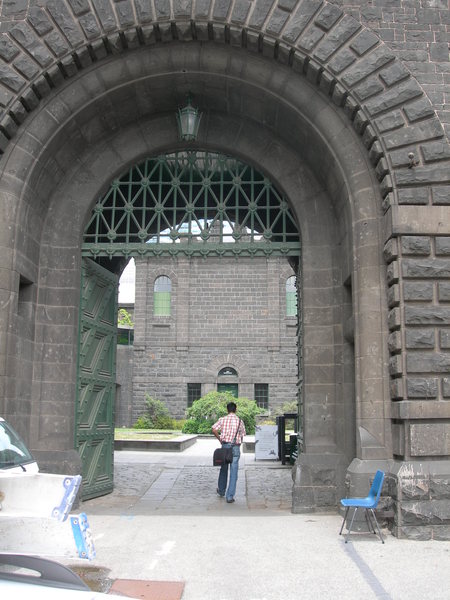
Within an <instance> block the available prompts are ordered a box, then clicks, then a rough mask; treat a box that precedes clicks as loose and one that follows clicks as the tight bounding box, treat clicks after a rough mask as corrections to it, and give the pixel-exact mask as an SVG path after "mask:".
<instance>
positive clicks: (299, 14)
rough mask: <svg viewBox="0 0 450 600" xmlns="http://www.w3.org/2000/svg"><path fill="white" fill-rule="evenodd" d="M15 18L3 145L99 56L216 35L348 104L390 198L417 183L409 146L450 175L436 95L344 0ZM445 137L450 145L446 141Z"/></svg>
mask: <svg viewBox="0 0 450 600" xmlns="http://www.w3.org/2000/svg"><path fill="white" fill-rule="evenodd" d="M19 4H20V6H19ZM15 10H16V13H17V14H16V13H15V12H14V11H15ZM8 16H9V18H10V19H12V20H11V21H6V22H4V23H3V24H2V25H3V32H4V33H2V38H1V40H0V63H3V64H0V92H1V93H0V106H1V108H2V109H3V112H2V115H1V117H0V152H4V151H5V150H6V148H7V146H8V143H9V141H10V140H11V139H12V138H13V137H14V136H15V135H16V132H17V130H18V128H19V127H20V125H21V124H22V123H23V122H24V121H25V120H26V117H27V114H29V113H30V112H32V111H34V110H36V109H37V108H38V106H39V104H40V101H41V100H42V99H44V98H45V97H46V96H48V95H49V94H51V93H52V91H53V90H54V89H55V88H58V86H60V85H61V84H62V83H63V82H64V81H65V80H67V79H70V78H71V77H73V76H75V75H76V74H78V73H79V72H80V71H83V70H84V69H87V68H89V66H91V65H92V64H93V63H96V62H98V61H101V60H103V59H105V58H107V57H108V56H111V55H116V54H121V53H123V52H129V51H133V49H136V48H139V47H142V46H152V45H155V44H167V43H170V42H173V41H177V42H192V43H205V42H212V43H223V44H228V45H230V46H233V47H240V48H242V49H243V50H246V51H249V52H257V53H260V54H262V55H263V56H265V57H267V58H268V59H271V60H275V61H278V62H280V63H282V64H284V65H288V66H290V67H291V68H292V70H293V72H295V73H297V74H300V75H301V76H303V77H306V78H307V79H308V81H310V82H312V83H313V84H315V85H317V86H318V88H319V89H320V90H321V91H322V92H323V93H324V94H326V95H327V96H329V97H330V99H331V101H332V102H333V103H335V104H336V105H338V106H340V107H342V109H343V110H344V111H345V112H346V114H347V116H348V117H349V118H350V120H351V121H352V122H353V126H354V128H355V130H356V131H357V132H358V133H359V134H360V135H361V136H363V141H364V144H365V145H366V147H367V149H368V151H369V156H370V160H371V162H372V164H373V165H374V166H375V167H378V165H379V162H380V160H381V159H382V158H384V161H383V163H382V166H381V167H378V168H377V171H376V172H377V176H378V178H379V181H380V182H382V186H381V189H382V193H383V195H384V196H387V195H388V194H389V193H390V192H391V190H392V189H395V188H396V187H398V186H400V187H401V186H403V187H407V186H415V185H417V183H418V181H417V177H416V176H413V175H414V174H413V173H412V172H411V171H410V172H409V173H408V171H405V170H404V167H405V166H406V167H408V166H409V165H408V164H405V159H404V158H402V157H403V155H405V156H411V155H413V159H411V158H409V159H408V160H410V161H411V160H413V161H414V166H415V167H426V170H427V171H430V173H431V175H430V178H429V179H430V181H428V180H427V178H426V176H424V177H421V178H420V181H419V183H420V184H421V185H427V184H435V183H436V182H443V183H445V182H446V177H445V171H446V167H448V157H447V154H450V152H448V142H447V140H446V138H445V134H444V130H443V127H442V125H441V123H440V122H439V120H438V118H437V117H436V114H435V112H434V110H433V107H432V105H431V102H430V101H429V99H428V97H427V96H426V95H425V94H424V91H423V90H422V88H421V87H420V85H419V84H418V83H417V81H416V80H415V78H414V77H412V76H411V74H410V72H409V71H408V69H407V68H406V67H405V66H404V64H403V63H402V62H401V61H400V59H399V58H398V57H397V56H396V55H395V54H394V53H393V51H392V50H390V49H389V48H388V47H387V46H386V45H385V44H384V43H383V42H382V41H381V40H380V38H379V36H378V35H377V34H376V32H374V31H372V30H371V29H369V28H367V27H365V26H364V25H363V24H362V23H361V22H360V21H358V20H357V19H356V18H355V17H353V16H352V15H349V14H346V13H345V11H344V10H343V9H341V8H340V7H338V6H336V5H335V4H331V3H329V2H326V1H323V0H315V1H313V2H308V3H306V2H301V1H300V0H299V1H295V0H290V1H288V2H287V1H282V0H273V1H272V2H270V1H267V0H255V1H254V2H252V3H249V2H241V1H240V0H231V1H230V2H226V3H223V2H220V1H219V0H205V1H202V2H196V3H194V2H192V1H189V0H187V1H180V0H168V1H167V2H158V3H155V5H154V6H153V5H152V4H151V3H150V2H143V1H142V0H132V1H131V2H121V3H116V2H113V1H112V0H109V1H106V2H103V3H101V5H100V4H98V3H96V4H95V6H94V4H93V3H92V2H90V1H89V0H86V2H83V3H80V4H76V5H75V4H74V3H73V2H69V0H47V2H46V3H44V5H43V6H28V8H27V9H26V10H25V9H24V7H23V5H22V3H18V5H17V7H16V8H14V6H12V7H9V12H8ZM436 140H440V142H441V145H442V146H445V148H444V149H442V148H441V149H440V150H439V151H438V149H436ZM374 146H376V149H377V151H375V152H372V148H373V147H374ZM405 148H406V150H407V151H406V150H404V149H405ZM424 148H425V149H424ZM399 155H400V156H399ZM443 159H444V162H445V164H443ZM438 163H439V164H438ZM397 169H401V170H402V172H401V174H400V176H399V177H398V178H397V177H396V176H395V171H396V170H397ZM448 171H449V169H447V172H448ZM387 175H388V177H389V180H388V181H389V182H390V184H389V185H386V183H385V182H386V176H387ZM409 176H411V177H409Z"/></svg>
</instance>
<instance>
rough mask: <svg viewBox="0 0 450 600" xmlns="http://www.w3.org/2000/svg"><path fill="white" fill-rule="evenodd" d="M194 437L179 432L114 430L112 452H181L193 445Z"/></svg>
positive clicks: (195, 437)
mask: <svg viewBox="0 0 450 600" xmlns="http://www.w3.org/2000/svg"><path fill="white" fill-rule="evenodd" d="M196 440H197V436H196V435H188V434H183V433H181V432H180V431H156V430H153V429H116V430H115V434H114V450H146V451H150V452H152V451H153V452H183V450H186V448H189V447H190V446H192V445H193V444H195V442H196Z"/></svg>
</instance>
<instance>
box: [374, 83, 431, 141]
mask: <svg viewBox="0 0 450 600" xmlns="http://www.w3.org/2000/svg"><path fill="white" fill-rule="evenodd" d="M422 94H423V91H422V89H421V88H420V86H419V84H418V83H417V82H416V81H415V80H414V79H411V78H409V79H407V80H406V81H402V82H401V83H400V84H398V85H396V86H394V87H393V88H389V89H388V90H386V91H385V92H384V93H383V94H379V95H378V96H377V97H376V98H373V99H370V100H368V101H367V102H366V105H365V106H366V109H367V110H368V111H369V113H370V114H371V115H372V116H375V115H378V114H380V113H382V112H384V111H387V110H390V109H392V108H395V107H396V106H399V105H400V104H403V103H404V102H408V101H409V100H413V99H414V98H417V97H418V96H422ZM406 129H408V128H406ZM425 129H427V130H428V129H429V128H428V127H425ZM417 135H418V133H415V135H413V136H412V135H411V134H409V133H408V132H406V131H405V133H404V134H403V136H400V135H396V136H394V135H393V134H392V135H391V137H390V138H389V139H387V140H386V145H387V147H390V148H394V147H395V146H398V145H400V143H401V142H400V140H405V139H409V138H411V137H417ZM421 139H423V138H421ZM403 143H408V142H405V141H403Z"/></svg>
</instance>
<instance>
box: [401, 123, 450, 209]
mask: <svg viewBox="0 0 450 600" xmlns="http://www.w3.org/2000/svg"><path fill="white" fill-rule="evenodd" d="M438 130H441V125H440V124H436V132H435V135H441V133H442V132H440V133H439V134H438ZM414 133H417V132H414ZM424 133H425V132H424ZM427 135H430V136H431V135H433V134H432V132H431V131H429V133H428V134H427ZM411 137H415V136H414V135H413V136H409V135H407V136H406V137H403V142H402V139H401V138H399V139H398V140H397V141H398V143H399V144H401V143H412V139H411ZM391 141H392V142H393V143H394V142H395V140H391ZM416 141H420V140H418V139H417V140H416ZM395 179H396V181H397V183H398V185H401V186H410V185H425V184H434V183H448V182H449V181H450V169H449V167H448V164H447V163H443V162H442V163H431V164H428V165H427V166H426V167H414V169H403V170H399V171H397V172H396V173H395ZM448 203H449V202H448V201H447V204H448Z"/></svg>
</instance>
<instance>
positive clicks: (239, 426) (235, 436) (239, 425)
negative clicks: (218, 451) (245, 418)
mask: <svg viewBox="0 0 450 600" xmlns="http://www.w3.org/2000/svg"><path fill="white" fill-rule="evenodd" d="M240 428H241V419H239V423H238V427H237V429H236V433H235V434H234V438H233V441H232V442H231V443H232V444H234V443H235V441H236V438H237V434H238V433H239V429H240Z"/></svg>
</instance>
